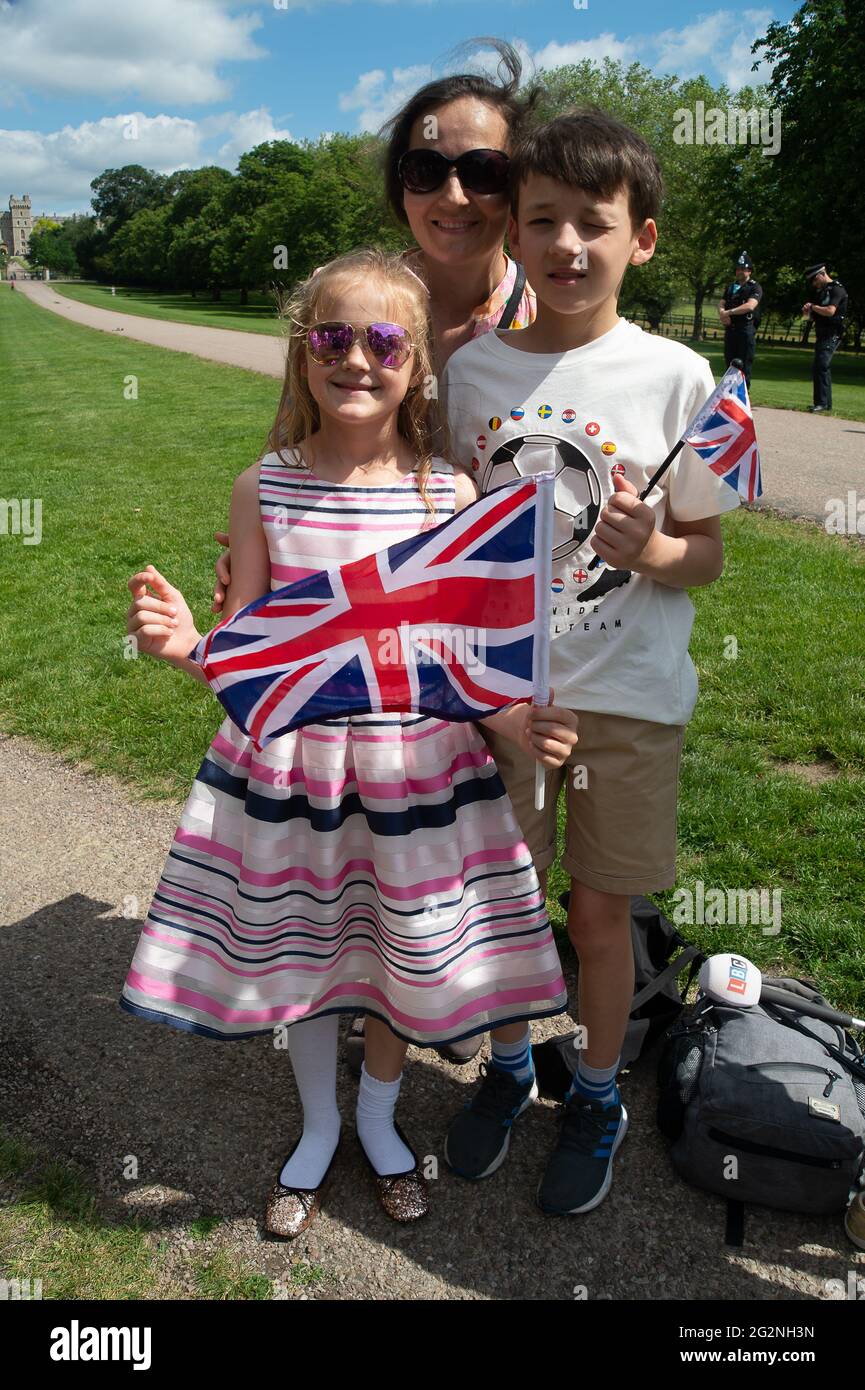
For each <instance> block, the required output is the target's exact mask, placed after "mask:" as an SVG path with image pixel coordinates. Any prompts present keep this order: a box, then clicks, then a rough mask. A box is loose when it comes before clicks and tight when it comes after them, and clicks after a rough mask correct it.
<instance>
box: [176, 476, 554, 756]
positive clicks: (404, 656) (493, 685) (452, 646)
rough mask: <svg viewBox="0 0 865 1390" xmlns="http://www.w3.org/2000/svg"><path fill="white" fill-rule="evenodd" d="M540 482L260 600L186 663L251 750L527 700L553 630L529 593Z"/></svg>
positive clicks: (475, 714)
mask: <svg viewBox="0 0 865 1390" xmlns="http://www.w3.org/2000/svg"><path fill="white" fill-rule="evenodd" d="M550 476H551V475H550ZM547 481H549V479H548V480H547ZM542 483H543V479H542V478H541V477H539V476H533V477H531V478H526V479H520V480H517V482H515V483H508V484H506V485H505V486H504V487H501V488H497V489H496V490H495V491H494V492H490V493H488V494H487V495H486V496H485V497H483V498H481V499H480V500H479V501H477V502H475V503H473V504H472V505H471V506H470V507H466V508H465V509H464V510H463V511H461V512H458V513H457V515H456V516H454V517H451V518H450V519H449V520H448V521H445V522H443V523H442V524H441V525H440V526H436V527H434V528H433V529H432V530H430V531H426V532H422V533H421V534H420V535H418V536H413V537H411V538H410V539H409V540H405V541H400V542H398V543H397V544H396V545H392V546H390V547H389V549H387V550H381V551H378V552H377V553H376V554H373V555H369V556H366V557H365V558H364V559H362V560H355V561H353V562H351V563H350V564H347V565H343V566H341V567H340V568H339V569H334V570H328V571H326V572H324V571H323V572H321V573H318V574H311V575H307V576H306V578H304V579H300V580H298V581H297V582H296V583H294V584H289V585H287V586H285V587H284V588H281V589H276V590H274V591H273V592H272V593H270V594H265V595H264V596H263V597H262V598H259V599H256V600H255V601H254V602H253V603H250V604H248V605H247V606H246V608H243V609H241V610H240V611H239V612H238V613H236V614H235V615H234V616H233V617H232V618H228V619H226V620H225V621H224V622H222V623H220V624H219V625H218V626H217V627H215V628H214V629H213V631H212V632H209V633H208V634H207V635H206V636H205V637H203V638H202V639H201V641H200V642H199V644H198V646H197V647H195V649H194V650H193V651H192V652H191V653H190V656H191V658H192V660H194V661H197V662H198V663H199V664H200V665H201V666H202V668H203V670H204V674H205V676H206V677H207V680H208V681H209V683H210V685H211V686H212V687H213V689H214V691H215V693H216V694H217V696H218V697H219V700H220V701H221V703H222V704H223V706H224V707H225V709H226V710H227V712H228V713H229V715H230V716H231V718H232V719H233V720H234V722H235V723H236V724H237V725H239V727H240V728H241V729H242V730H243V731H244V733H246V734H248V735H249V736H250V737H251V738H252V739H253V741H254V742H255V743H256V744H258V746H259V747H264V746H266V745H267V744H268V743H270V742H271V741H272V740H273V739H275V738H278V737H279V736H280V734H285V733H288V732H290V731H291V730H292V729H298V728H300V727H301V726H302V725H304V724H311V723H316V722H319V721H321V720H325V719H335V718H343V717H345V716H346V715H352V714H366V713H378V712H388V711H390V712H396V711H399V712H405V713H410V712H415V713H420V714H433V715H438V716H439V717H441V718H444V719H452V720H469V719H471V720H476V719H481V718H484V717H485V716H486V715H489V714H492V713H493V712H494V711H495V710H497V709H502V708H503V707H504V706H505V705H508V704H511V703H512V702H513V701H515V700H526V699H531V697H532V692H533V664H534V662H535V660H536V651H537V649H538V643H537V632H538V631H540V630H542V628H543V626H544V625H546V624H548V622H549V614H548V613H547V612H546V611H545V610H544V607H543V602H542V601H540V602H539V601H538V599H536V593H539V585H538V580H537V575H536V573H535V569H536V567H535V550H536V546H535V534H536V530H537V522H538V508H539V501H540V498H541V494H542ZM545 505H546V502H545ZM549 506H550V507H551V506H552V501H551V497H550V501H549Z"/></svg>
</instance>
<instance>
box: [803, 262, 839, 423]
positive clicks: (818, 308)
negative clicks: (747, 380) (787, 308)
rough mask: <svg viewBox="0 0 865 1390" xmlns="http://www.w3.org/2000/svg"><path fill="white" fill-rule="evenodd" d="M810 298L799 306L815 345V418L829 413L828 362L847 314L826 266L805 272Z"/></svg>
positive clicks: (830, 381) (833, 352) (830, 360)
mask: <svg viewBox="0 0 865 1390" xmlns="http://www.w3.org/2000/svg"><path fill="white" fill-rule="evenodd" d="M805 279H806V280H807V281H808V283H809V285H810V287H811V294H812V298H811V299H810V300H809V301H808V302H807V303H806V304H804V305H803V306H802V314H803V316H804V317H805V318H808V319H811V320H812V321H813V324H814V332H815V334H816V338H817V341H816V342H815V344H814V404H813V405H809V407H808V409H809V410H812V411H813V412H814V414H815V415H822V414H823V412H824V411H826V410H831V409H832V368H831V363H832V358H833V356H834V354H835V349H836V348H837V347H838V346H839V344H840V342H841V339H842V338H843V337H844V319H845V316H846V314H847V291H846V290H845V288H844V286H843V285H842V284H841V281H840V280H833V279H832V276H831V275H829V274H828V272H827V270H826V265H825V263H824V262H823V261H819V262H818V263H817V265H812V266H809V267H808V269H807V270H806V271H805Z"/></svg>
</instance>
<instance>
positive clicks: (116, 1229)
mask: <svg viewBox="0 0 865 1390" xmlns="http://www.w3.org/2000/svg"><path fill="white" fill-rule="evenodd" d="M0 1194H2V1195H0V1278H3V1279H7V1280H15V1279H17V1280H19V1281H21V1282H22V1283H23V1281H25V1280H26V1281H29V1283H28V1284H27V1285H26V1290H27V1291H28V1292H29V1295H30V1297H31V1298H33V1297H37V1296H39V1292H38V1286H37V1285H36V1283H35V1281H36V1280H41V1297H42V1298H43V1299H76V1300H77V1299H98V1300H104V1299H124V1300H126V1299H128V1300H140V1299H146V1300H151V1299H174V1300H180V1299H183V1300H184V1301H186V1300H189V1299H193V1300H197V1299H201V1300H204V1301H207V1302H212V1301H214V1300H220V1301H222V1300H229V1301H236V1300H238V1299H240V1300H245V1301H254V1302H261V1301H268V1300H270V1299H272V1298H273V1296H274V1292H275V1290H274V1286H273V1284H272V1283H271V1281H270V1280H269V1279H268V1278H266V1277H265V1276H263V1275H261V1274H259V1273H257V1272H256V1271H254V1270H251V1269H248V1268H245V1267H244V1265H243V1263H242V1261H241V1260H240V1259H239V1258H238V1256H237V1255H236V1254H235V1253H234V1252H233V1251H232V1250H231V1249H229V1248H226V1246H225V1244H224V1236H223V1234H222V1233H221V1231H220V1225H221V1223H220V1221H219V1220H218V1219H217V1218H214V1217H203V1218H201V1219H199V1220H198V1221H193V1222H191V1223H190V1224H189V1226H188V1227H187V1228H186V1229H185V1231H179V1232H177V1233H176V1234H177V1235H179V1236H187V1237H189V1238H190V1241H191V1243H190V1244H188V1245H186V1246H179V1245H175V1249H174V1250H173V1251H172V1252H171V1255H172V1258H171V1261H170V1263H169V1262H167V1261H166V1252H167V1249H168V1241H167V1240H166V1239H165V1238H164V1237H162V1236H160V1235H159V1233H158V1232H157V1231H156V1230H155V1229H154V1227H153V1226H152V1225H150V1224H149V1223H148V1222H146V1221H141V1220H136V1219H133V1218H130V1219H129V1220H128V1221H118V1220H117V1219H116V1218H109V1217H108V1216H106V1215H105V1213H104V1212H103V1211H102V1210H101V1208H100V1202H99V1198H98V1196H97V1194H96V1193H95V1192H94V1191H93V1190H92V1189H91V1187H90V1186H89V1184H88V1182H87V1180H86V1179H85V1177H84V1176H83V1174H82V1173H81V1172H80V1171H79V1170H78V1169H77V1168H76V1167H75V1166H74V1165H73V1164H71V1163H68V1162H66V1161H65V1160H64V1161H62V1162H58V1161H56V1160H54V1159H51V1158H49V1157H46V1156H45V1155H44V1154H39V1153H37V1152H35V1151H34V1150H32V1149H30V1148H28V1147H27V1146H26V1145H24V1144H21V1143H19V1142H18V1141H17V1140H16V1139H14V1138H13V1137H11V1136H9V1135H4V1134H2V1133H0ZM324 1277H325V1276H324V1271H323V1270H321V1269H320V1267H319V1266H317V1265H310V1264H309V1263H302V1262H297V1263H295V1264H294V1265H292V1266H290V1267H289V1269H288V1271H287V1282H288V1283H289V1284H292V1285H294V1286H296V1287H298V1288H301V1287H303V1286H304V1285H306V1284H309V1283H313V1282H314V1283H320V1282H321V1280H322V1279H323V1278H324ZM22 1292H23V1291H22ZM24 1296H26V1293H25V1294H24Z"/></svg>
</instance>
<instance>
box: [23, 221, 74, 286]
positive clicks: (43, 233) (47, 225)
mask: <svg viewBox="0 0 865 1390" xmlns="http://www.w3.org/2000/svg"><path fill="white" fill-rule="evenodd" d="M30 265H31V267H32V269H33V270H34V271H35V270H37V269H40V270H41V269H44V268H46V267H47V269H48V270H50V271H51V273H52V274H53V275H77V274H78V273H79V266H78V261H77V258H76V255H75V241H74V237H73V233H72V230H71V228H70V227H69V226H68V224H61V223H59V222H49V221H48V219H47V218H40V219H39V221H38V223H37V224H36V226H35V227H34V229H33V231H32V233H31V235H30Z"/></svg>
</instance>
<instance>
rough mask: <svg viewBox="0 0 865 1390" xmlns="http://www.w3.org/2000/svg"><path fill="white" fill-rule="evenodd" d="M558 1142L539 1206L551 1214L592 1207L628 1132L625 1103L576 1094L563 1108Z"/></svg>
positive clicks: (540, 1191)
mask: <svg viewBox="0 0 865 1390" xmlns="http://www.w3.org/2000/svg"><path fill="white" fill-rule="evenodd" d="M559 1123H560V1125H561V1131H560V1133H559V1142H558V1144H557V1145H556V1147H555V1149H554V1150H553V1152H552V1154H551V1155H550V1161H549V1163H548V1164H547V1169H546V1172H545V1173H544V1176H543V1177H542V1178H541V1181H540V1184H539V1186H538V1198H537V1200H538V1206H539V1207H540V1209H541V1211H543V1212H546V1214H547V1215H548V1216H573V1215H575V1214H576V1213H577V1212H582V1211H591V1210H592V1208H593V1207H597V1206H599V1205H600V1204H601V1202H602V1201H603V1200H604V1198H605V1197H606V1195H607V1193H608V1192H609V1190H610V1184H611V1182H612V1181H613V1158H614V1156H615V1153H616V1150H617V1149H618V1147H619V1145H620V1144H621V1142H622V1140H623V1139H624V1137H625V1135H626V1134H627V1132H628V1112H627V1111H626V1110H625V1107H624V1105H610V1106H607V1108H606V1109H604V1107H603V1105H601V1103H600V1102H599V1101H596V1100H593V1101H587V1100H586V1099H585V1098H584V1097H583V1096H573V1097H572V1099H571V1100H569V1101H567V1102H566V1103H565V1105H564V1106H563V1107H562V1113H561V1116H560V1118H559Z"/></svg>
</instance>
